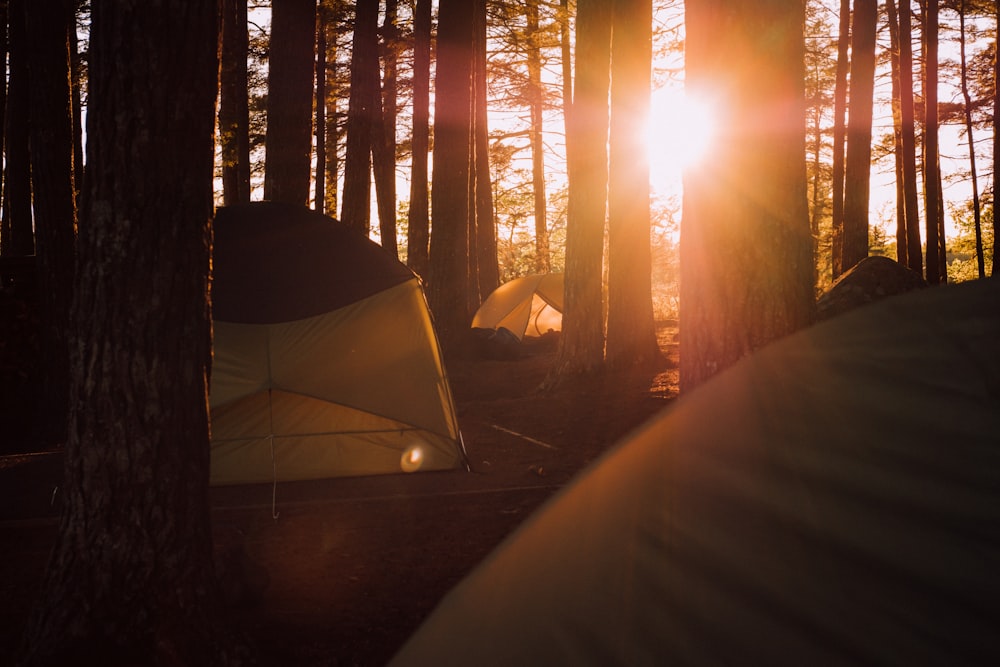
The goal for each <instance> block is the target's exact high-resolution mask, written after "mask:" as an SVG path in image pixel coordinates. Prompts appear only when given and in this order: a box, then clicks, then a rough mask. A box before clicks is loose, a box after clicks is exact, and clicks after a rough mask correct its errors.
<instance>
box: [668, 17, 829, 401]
mask: <svg viewBox="0 0 1000 667" xmlns="http://www.w3.org/2000/svg"><path fill="white" fill-rule="evenodd" d="M685 7H686V8H685V18H686V25H687V45H686V74H685V76H686V79H685V86H686V87H687V89H688V91H689V92H690V93H693V94H695V95H699V94H702V93H701V91H703V90H704V91H708V90H711V91H719V90H725V91H728V95H729V98H728V99H725V100H722V101H720V103H719V104H718V105H717V108H718V109H719V112H720V114H721V117H720V118H719V119H718V126H719V128H721V132H722V134H721V136H719V138H718V141H717V143H716V151H715V153H714V154H713V159H712V160H711V161H710V163H708V164H706V165H703V166H699V167H692V168H689V169H688V170H687V171H686V172H685V175H684V211H683V223H682V226H681V301H680V308H681V311H680V326H681V354H680V360H681V368H680V373H681V390H682V391H683V392H686V391H689V390H690V389H692V388H693V387H695V386H697V385H699V384H701V383H702V382H704V381H705V380H706V379H708V378H709V377H711V376H712V375H714V374H715V373H718V372H719V371H721V370H722V369H724V368H726V367H728V366H730V365H732V364H733V363H735V362H736V361H738V360H739V359H740V358H741V357H743V356H744V355H746V354H748V353H750V352H751V351H753V350H754V349H757V348H759V347H760V346H762V345H765V344H767V343H769V342H770V341H773V340H775V339H776V338H779V337H781V336H784V335H785V334H788V333H790V332H792V331H795V330H797V329H799V328H801V327H803V326H805V325H806V324H808V323H809V322H810V320H811V318H812V312H813V304H814V296H813V282H814V275H813V274H814V266H815V264H814V261H813V257H812V239H811V236H810V233H809V212H808V202H807V194H806V169H805V102H804V86H803V81H804V72H803V53H804V51H803V50H804V40H803V26H804V23H805V7H804V3H802V2H797V3H790V2H787V0H767V1H761V2H754V3H731V2H727V1H726V0H688V2H687V4H686V6H685Z"/></svg>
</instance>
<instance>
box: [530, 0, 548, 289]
mask: <svg viewBox="0 0 1000 667" xmlns="http://www.w3.org/2000/svg"><path fill="white" fill-rule="evenodd" d="M524 14H525V18H526V20H527V32H526V35H525V36H526V37H527V42H528V44H527V57H528V90H527V95H528V109H529V114H530V118H531V120H530V122H529V128H530V129H529V131H528V136H529V139H530V143H531V184H532V192H533V195H534V203H535V205H534V215H535V270H536V271H537V272H538V273H548V272H549V268H550V266H551V261H550V259H549V226H548V220H547V218H546V209H547V206H548V204H547V201H546V196H545V145H544V144H543V143H542V123H543V120H542V107H543V105H544V99H543V97H544V93H543V91H542V53H541V47H540V46H539V31H538V0H528V1H527V3H526V4H525V10H524Z"/></svg>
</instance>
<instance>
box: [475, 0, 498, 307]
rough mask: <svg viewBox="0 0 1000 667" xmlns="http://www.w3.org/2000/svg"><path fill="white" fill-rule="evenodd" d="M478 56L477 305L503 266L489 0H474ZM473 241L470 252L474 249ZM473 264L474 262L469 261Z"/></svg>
mask: <svg viewBox="0 0 1000 667" xmlns="http://www.w3.org/2000/svg"><path fill="white" fill-rule="evenodd" d="M474 20H475V24H476V25H475V28H476V29H475V51H476V55H475V59H474V61H473V74H472V76H473V89H474V91H475V94H474V99H473V105H472V106H473V110H472V125H473V137H472V148H473V163H472V165H471V170H472V175H473V178H472V179H471V180H472V184H473V187H472V188H471V190H470V191H469V196H470V197H471V198H472V202H471V203H472V208H471V211H470V218H471V219H472V220H473V221H474V224H473V225H472V227H471V228H472V229H474V230H475V234H476V238H475V252H476V257H475V267H476V270H475V272H474V273H472V272H470V274H469V275H470V276H471V280H472V285H471V289H470V292H474V294H472V295H471V296H472V297H473V298H472V299H471V301H472V303H473V304H474V305H476V306H478V305H479V304H480V303H482V302H483V301H484V300H485V299H486V297H487V296H489V295H490V293H491V292H493V290H495V289H496V288H497V287H499V286H500V265H499V260H498V258H497V224H496V216H495V215H494V214H493V181H492V179H491V178H490V146H489V140H490V137H489V134H490V128H489V114H488V108H487V85H488V84H487V71H486V69H487V67H486V58H487V52H486V46H487V39H486V26H487V16H486V0H475V18H474ZM471 245H472V244H470V251H471V249H472V248H471ZM470 264H471V263H470Z"/></svg>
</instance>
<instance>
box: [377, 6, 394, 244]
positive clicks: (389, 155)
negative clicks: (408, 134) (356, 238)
mask: <svg viewBox="0 0 1000 667" xmlns="http://www.w3.org/2000/svg"><path fill="white" fill-rule="evenodd" d="M397 4H398V2H397V0H386V3H385V20H384V21H383V22H382V67H383V70H384V73H383V75H382V84H381V101H380V103H379V107H378V108H379V110H380V112H381V113H379V114H378V115H377V117H376V119H375V120H376V123H375V126H376V127H377V131H376V132H373V134H372V160H373V167H374V173H375V199H376V202H377V205H378V221H379V231H380V236H381V238H382V247H383V248H385V249H386V250H388V251H389V253H390V254H392V256H393V257H396V258H398V257H399V249H398V247H397V243H396V115H397V110H396V106H397V101H396V100H397V97H398V96H397V93H396V79H397V73H396V70H397V60H398V57H399V55H398V54H399V38H398V36H397V33H398V28H397V27H396V14H397ZM375 77H376V86H378V82H377V78H378V68H377V67H376V69H375Z"/></svg>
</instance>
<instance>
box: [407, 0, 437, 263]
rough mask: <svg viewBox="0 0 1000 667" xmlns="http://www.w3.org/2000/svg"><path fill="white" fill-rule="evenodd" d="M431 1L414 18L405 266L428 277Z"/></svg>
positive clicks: (423, 0)
mask: <svg viewBox="0 0 1000 667" xmlns="http://www.w3.org/2000/svg"><path fill="white" fill-rule="evenodd" d="M430 62H431V0H416V7H415V8H414V17H413V140H412V141H413V158H412V160H411V167H410V210H409V212H408V214H407V216H408V217H407V237H406V264H407V266H409V267H410V268H411V269H413V271H414V272H415V273H416V274H417V275H420V276H426V275H427V262H428V260H427V249H428V240H429V238H430V221H429V220H428V207H429V202H428V197H427V193H428V176H427V157H428V134H429V132H428V130H429V125H430Z"/></svg>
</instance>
